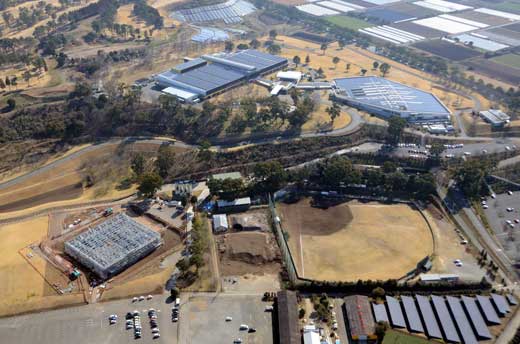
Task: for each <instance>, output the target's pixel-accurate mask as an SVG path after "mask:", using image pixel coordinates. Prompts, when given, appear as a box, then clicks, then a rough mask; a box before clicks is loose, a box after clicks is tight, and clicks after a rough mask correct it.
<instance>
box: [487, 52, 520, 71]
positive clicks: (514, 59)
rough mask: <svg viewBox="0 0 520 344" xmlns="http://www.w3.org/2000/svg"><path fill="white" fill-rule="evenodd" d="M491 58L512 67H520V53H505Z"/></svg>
mask: <svg viewBox="0 0 520 344" xmlns="http://www.w3.org/2000/svg"><path fill="white" fill-rule="evenodd" d="M491 60H492V61H494V62H497V63H500V64H502V65H505V66H508V67H511V68H518V69H520V55H517V54H505V55H502V56H497V57H493V58H492V59H491Z"/></svg>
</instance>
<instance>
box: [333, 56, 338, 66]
mask: <svg viewBox="0 0 520 344" xmlns="http://www.w3.org/2000/svg"><path fill="white" fill-rule="evenodd" d="M338 62H339V57H337V56H334V57H333V58H332V63H334V69H336V65H337V64H338Z"/></svg>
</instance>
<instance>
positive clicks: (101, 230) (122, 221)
mask: <svg viewBox="0 0 520 344" xmlns="http://www.w3.org/2000/svg"><path fill="white" fill-rule="evenodd" d="M161 244H162V239H161V235H160V234H159V233H157V232H155V231H153V230H152V229H150V228H148V227H146V226H145V225H143V224H141V223H139V222H137V221H135V220H133V219H132V218H131V217H129V216H128V215H125V214H122V213H121V214H117V215H115V216H113V217H111V218H110V219H108V220H106V221H104V222H102V223H100V224H98V225H96V226H95V227H92V228H89V229H88V230H87V231H85V232H83V233H81V234H79V235H77V236H76V237H74V238H73V239H71V240H69V241H66V242H65V253H66V254H68V255H69V256H71V257H72V258H74V259H75V260H76V261H78V262H79V263H80V264H82V265H83V266H85V267H87V268H88V269H90V270H91V271H93V272H94V273H95V274H96V275H98V276H99V277H100V278H101V279H108V278H110V277H112V276H114V275H116V274H117V273H119V272H121V271H123V270H124V269H126V268H127V267H129V266H130V265H132V264H134V263H136V262H137V261H139V260H141V259H142V258H144V257H145V256H147V255H148V254H150V253H151V252H152V251H154V250H155V249H156V248H157V247H159V246H161Z"/></svg>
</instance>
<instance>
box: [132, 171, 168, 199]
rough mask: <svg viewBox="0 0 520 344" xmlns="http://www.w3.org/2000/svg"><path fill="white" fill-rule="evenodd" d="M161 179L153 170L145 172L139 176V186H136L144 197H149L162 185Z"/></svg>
mask: <svg viewBox="0 0 520 344" xmlns="http://www.w3.org/2000/svg"><path fill="white" fill-rule="evenodd" d="M162 184H163V180H162V178H161V176H160V175H158V174H157V173H155V172H149V173H145V174H143V175H142V176H141V180H140V183H139V187H138V188H137V189H138V190H139V191H140V192H141V193H142V194H143V195H144V196H145V197H148V198H151V197H153V196H154V194H155V192H156V191H157V190H159V188H160V187H161V186H162Z"/></svg>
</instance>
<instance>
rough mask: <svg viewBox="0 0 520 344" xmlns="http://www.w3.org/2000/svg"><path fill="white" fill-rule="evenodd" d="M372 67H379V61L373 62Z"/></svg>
mask: <svg viewBox="0 0 520 344" xmlns="http://www.w3.org/2000/svg"><path fill="white" fill-rule="evenodd" d="M372 67H373V68H374V70H376V69H377V67H379V62H377V61H374V63H372Z"/></svg>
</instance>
